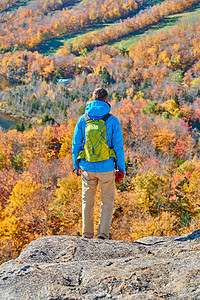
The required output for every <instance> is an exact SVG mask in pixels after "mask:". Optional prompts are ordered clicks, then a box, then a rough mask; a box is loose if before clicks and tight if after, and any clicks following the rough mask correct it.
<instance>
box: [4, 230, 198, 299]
mask: <svg viewBox="0 0 200 300" xmlns="http://www.w3.org/2000/svg"><path fill="white" fill-rule="evenodd" d="M0 299H1V300H30V299H33V300H64V299H88V300H92V299H137V300H138V299H184V300H185V299H188V300H189V299H195V300H196V299H200V230H197V231H195V232H193V233H191V234H189V235H184V236H181V237H147V238H143V239H140V240H138V241H135V242H124V241H114V240H109V241H105V240H98V239H91V240H88V239H84V238H80V237H72V236H50V237H44V238H40V239H37V240H36V241H34V242H32V243H30V244H29V245H28V246H27V247H26V248H25V249H24V251H23V252H22V253H21V255H20V256H19V257H18V258H17V259H16V260H11V261H8V262H6V263H4V264H3V265H1V267H0Z"/></svg>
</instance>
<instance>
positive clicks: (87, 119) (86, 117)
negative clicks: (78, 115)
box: [84, 114, 112, 123]
mask: <svg viewBox="0 0 200 300" xmlns="http://www.w3.org/2000/svg"><path fill="white" fill-rule="evenodd" d="M111 116H112V115H111V114H107V115H105V116H104V117H103V118H101V119H99V120H103V121H104V122H105V123H106V121H107V120H108V119H109V118H110V117H111ZM84 118H85V121H86V123H87V122H88V121H89V120H91V118H90V117H89V116H88V115H87V114H84Z"/></svg>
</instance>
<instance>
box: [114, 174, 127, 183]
mask: <svg viewBox="0 0 200 300" xmlns="http://www.w3.org/2000/svg"><path fill="white" fill-rule="evenodd" d="M124 177H125V172H122V171H117V172H116V174H115V182H117V183H120V182H121V181H122V179H124Z"/></svg>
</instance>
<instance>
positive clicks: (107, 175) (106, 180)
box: [82, 170, 115, 239]
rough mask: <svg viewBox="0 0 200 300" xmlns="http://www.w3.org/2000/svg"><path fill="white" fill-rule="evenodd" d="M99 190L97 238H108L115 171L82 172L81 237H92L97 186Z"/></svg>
mask: <svg viewBox="0 0 200 300" xmlns="http://www.w3.org/2000/svg"><path fill="white" fill-rule="evenodd" d="M98 183H99V185H100V189H101V215H100V220H99V227H98V237H100V236H101V237H104V238H106V239H108V238H109V231H110V226H111V222H112V215H113V208H114V199H115V171H114V170H113V171H110V172H104V173H96V172H89V171H83V172H82V220H83V226H82V231H83V232H82V235H83V237H87V238H92V237H93V236H94V199H95V194H96V190H97V185H98Z"/></svg>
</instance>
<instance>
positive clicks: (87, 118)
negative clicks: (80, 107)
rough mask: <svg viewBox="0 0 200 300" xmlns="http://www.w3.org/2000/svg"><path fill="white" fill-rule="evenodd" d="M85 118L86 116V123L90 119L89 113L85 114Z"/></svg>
mask: <svg viewBox="0 0 200 300" xmlns="http://www.w3.org/2000/svg"><path fill="white" fill-rule="evenodd" d="M84 118H85V121H86V123H87V121H89V120H90V117H89V116H88V115H87V114H84Z"/></svg>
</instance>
